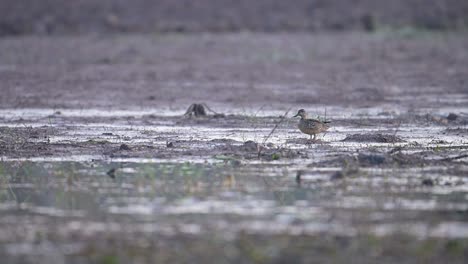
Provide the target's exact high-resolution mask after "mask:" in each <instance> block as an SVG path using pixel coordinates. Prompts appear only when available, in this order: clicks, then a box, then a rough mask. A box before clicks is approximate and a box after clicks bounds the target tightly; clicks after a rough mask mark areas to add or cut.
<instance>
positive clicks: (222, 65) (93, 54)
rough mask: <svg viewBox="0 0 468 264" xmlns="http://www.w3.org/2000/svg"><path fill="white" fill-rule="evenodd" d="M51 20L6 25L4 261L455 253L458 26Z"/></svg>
mask: <svg viewBox="0 0 468 264" xmlns="http://www.w3.org/2000/svg"><path fill="white" fill-rule="evenodd" d="M70 38H72V39H73V41H71V39H70ZM116 38H117V37H116ZM405 38H406V37H405ZM428 38H429V39H430V41H428ZM53 39H54V38H52V39H41V38H38V39H36V37H27V38H12V39H7V40H2V41H1V42H0V46H2V47H3V48H5V49H1V50H7V51H11V52H19V50H20V47H22V48H26V47H30V48H31V49H25V50H23V52H22V55H21V56H20V55H19V53H17V54H16V55H14V56H13V55H11V53H8V54H6V53H2V54H0V57H2V58H4V59H6V60H2V64H1V65H0V77H1V78H2V85H3V88H4V93H3V94H2V97H1V102H2V103H3V105H2V109H1V110H0V156H1V163H0V256H1V257H2V259H3V260H5V261H6V263H37V262H38V261H40V262H41V263H90V262H92V263H155V262H157V263H162V262H176V263H188V262H212V261H213V260H216V262H219V263H271V262H277V263H282V262H295V263H311V262H349V261H350V260H352V262H353V263H373V262H375V261H377V260H378V261H379V262H382V263H395V262H401V263H414V262H422V263H438V262H441V261H447V260H450V261H451V262H452V263H464V262H465V260H466V258H467V256H468V251H467V248H468V214H467V212H468V203H467V199H468V178H467V177H466V175H468V140H467V136H468V134H467V131H468V128H467V125H468V114H467V113H468V107H467V106H468V95H467V93H466V90H465V89H464V87H465V88H466V81H467V80H466V75H462V74H461V73H462V72H463V71H464V70H465V69H466V67H465V65H468V64H464V63H465V62H466V60H468V56H466V55H467V54H466V52H467V51H466V50H464V49H462V47H466V40H465V37H463V36H452V35H448V36H443V37H441V36H440V35H436V36H432V35H431V36H417V37H414V38H409V39H403V37H399V38H396V39H393V38H391V39H389V37H388V36H381V35H358V36H356V35H347V34H344V35H319V36H318V37H317V40H316V39H315V38H313V37H311V36H304V35H292V36H291V35H289V38H284V35H260V36H255V35H249V34H234V35H222V36H219V37H215V36H212V35H201V36H198V35H194V36H172V35H169V36H158V37H154V36H126V37H118V40H119V41H116V43H118V44H117V45H121V46H120V48H115V47H114V48H112V49H116V50H119V51H118V52H116V53H112V52H111V51H110V49H106V45H105V44H108V43H112V41H110V39H107V38H105V39H92V38H91V37H58V38H56V39H55V40H56V41H57V42H54V41H52V40H53ZM94 40H96V41H94ZM197 40H202V43H203V44H200V43H199V42H197ZM240 40H242V41H240ZM343 40H348V41H350V40H352V41H351V42H349V44H348V46H346V48H345V49H344V50H341V49H337V51H336V52H335V53H333V52H332V51H333V48H337V46H336V45H338V44H336V43H338V41H343ZM284 42H288V43H289V44H291V43H292V45H293V47H295V48H294V49H295V50H296V52H297V53H296V54H304V53H303V52H305V51H307V50H309V49H307V48H308V47H312V48H311V51H312V53H311V54H309V55H307V56H311V57H307V56H306V57H304V58H305V59H302V58H303V57H287V58H284V57H281V58H278V57H275V56H276V55H279V54H284V53H283V52H274V53H271V54H273V55H271V54H270V53H268V54H270V55H271V56H269V55H268V56H266V57H263V55H265V54H266V53H262V52H265V49H264V48H265V47H266V48H267V49H269V48H271V50H273V51H274V50H276V49H277V48H280V49H282V48H284V49H287V50H288V51H291V49H293V48H291V46H290V45H288V46H287V47H286V46H284ZM32 43H35V44H36V45H32ZM57 43H61V44H60V45H59V44H57ZM72 43H74V44H72ZM151 43H152V44H154V46H155V47H154V48H155V49H156V48H160V49H162V50H164V51H165V52H166V53H164V54H172V55H173V56H169V55H164V54H163V53H159V52H156V51H154V50H153V47H152V46H151V45H150V44H151ZM187 43H192V44H194V45H195V46H194V47H193V50H195V51H197V52H195V53H193V52H188V51H189V50H190V49H189V45H188V44H187ZM329 44H333V45H335V46H334V47H330V45H329ZM54 45H57V46H56V48H57V49H55V52H57V53H59V54H61V55H60V56H59V57H60V58H61V59H60V60H59V59H58V58H57V57H54V56H51V54H50V53H47V52H51V51H48V50H49V49H50V48H51V47H54ZM67 45H71V46H70V47H72V46H73V47H75V46H74V45H77V46H76V47H77V49H76V51H77V53H80V52H81V55H80V56H76V54H73V53H66V52H64V53H63V54H62V53H61V52H62V51H61V50H60V48H61V47H64V46H67ZM237 45H240V46H237ZM265 45H266V46H265ZM310 45H312V46H310ZM206 46H207V47H209V48H206ZM229 47H230V48H233V49H234V51H233V52H234V54H231V53H228V54H229V55H226V56H223V55H222V54H224V51H225V49H226V50H229ZM343 47H345V46H343ZM363 47H371V49H370V51H369V52H367V51H364V48H363ZM447 47H451V48H452V49H453V50H455V51H457V56H455V55H452V54H451V53H449V52H448V51H447V49H448V48H447ZM271 50H270V51H271ZM231 51H232V50H231ZM244 51H245V52H247V54H251V55H252V54H257V55H258V56H259V57H257V58H256V59H255V60H253V59H252V57H248V56H246V57H244V55H239V54H243V53H242V52H244ZM309 51H310V50H309ZM106 52H109V53H107V54H106ZM184 52H185V55H184V56H182V55H181V56H180V57H178V55H177V54H179V53H184ZM236 52H237V53H236ZM110 53H112V54H110ZM150 54H152V56H149V55H150ZM262 54H263V55H262ZM275 54H276V55H275ZM287 54H289V55H288V56H292V55H291V54H290V53H287ZM378 54H380V55H378ZM430 54H432V56H429V55H430ZM62 55H63V56H62ZM108 55H112V56H111V57H112V59H110V60H105V61H101V60H100V59H99V58H100V57H99V56H102V58H106V57H107V56H108ZM203 55H206V56H203ZM355 55H356V56H357V55H362V56H361V57H360V56H357V57H354V56H355ZM75 56H76V57H75ZM166 56H167V57H166ZM281 56H283V55H281ZM301 56H302V55H301ZM315 56H318V57H315ZM348 56H352V57H348ZM374 56H376V57H374ZM379 56H384V57H385V58H386V60H381V58H382V57H379ZM438 56H439V57H438ZM311 58H315V59H317V58H320V61H319V62H317V61H316V60H315V59H314V60H309V59H311ZM376 58H378V59H376ZM95 59H96V61H94V60H95ZM182 59H183V60H182ZM181 60H182V61H181ZM346 62H347V63H346ZM195 66H196V67H195ZM352 66H353V67H352ZM354 66H356V68H354ZM345 68H346V70H345ZM401 68H404V69H401ZM437 69H438V71H437ZM312 70H314V71H312ZM343 70H345V71H343ZM309 71H310V72H309ZM369 71H371V72H372V73H374V74H376V75H373V74H370V75H368V74H369ZM275 74H276V75H275ZM208 75H209V76H208ZM324 75H326V76H325V77H324ZM327 76H328V77H327ZM331 76H335V77H336V78H331ZM366 76H367V77H369V78H370V79H368V78H366ZM447 77H450V78H447ZM275 78H277V79H275ZM372 78H374V79H372ZM327 80H331V81H327ZM366 82H367V84H369V82H371V83H372V85H367V86H362V85H364V84H365V83H366ZM379 83H381V84H382V85H380V84H379ZM331 87H339V88H337V90H333V89H331ZM197 89H198V90H197ZM233 89H236V92H233ZM130 90H131V91H134V92H131V93H129V92H128V91H130ZM195 90H197V91H198V92H194V91H195ZM284 94H285V95H284ZM211 95H212V96H211ZM247 95H248V96H247ZM299 95H301V96H299ZM244 97H245V100H243V99H242V98H244ZM171 98H172V99H171ZM300 99H302V100H300ZM194 101H195V102H200V101H203V102H206V103H207V104H208V105H209V106H210V107H211V108H213V109H214V110H216V111H217V112H219V113H223V114H224V115H222V116H221V115H219V116H216V117H215V116H208V117H191V118H189V117H184V116H183V114H184V112H185V110H186V108H187V107H188V106H189V105H190V103H192V102H194ZM298 108H306V109H307V110H308V111H309V112H310V113H311V114H312V115H313V116H321V117H324V116H325V115H326V117H327V119H329V120H331V121H332V123H331V124H332V127H331V129H330V130H329V131H328V133H326V134H324V135H320V136H319V140H318V141H317V142H313V143H311V142H309V141H307V138H308V136H307V135H304V134H301V133H300V132H299V131H298V129H297V128H296V124H297V121H298V120H297V119H294V118H292V115H294V113H293V112H294V111H297V109H298ZM288 111H289V112H288ZM285 113H287V114H286V117H285V118H282V116H283V115H284V114H285ZM277 124H278V125H277ZM275 126H276V129H275V131H274V133H272V134H271V136H268V135H269V134H270V132H271V131H272V129H273V128H274V127H275Z"/></svg>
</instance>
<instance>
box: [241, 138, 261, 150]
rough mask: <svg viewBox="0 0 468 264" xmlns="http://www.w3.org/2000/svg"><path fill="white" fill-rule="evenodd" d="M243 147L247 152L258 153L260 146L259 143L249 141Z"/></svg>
mask: <svg viewBox="0 0 468 264" xmlns="http://www.w3.org/2000/svg"><path fill="white" fill-rule="evenodd" d="M242 147H243V149H244V150H246V151H258V148H259V145H258V143H257V142H255V141H252V140H249V141H246V142H244V145H243V146H242Z"/></svg>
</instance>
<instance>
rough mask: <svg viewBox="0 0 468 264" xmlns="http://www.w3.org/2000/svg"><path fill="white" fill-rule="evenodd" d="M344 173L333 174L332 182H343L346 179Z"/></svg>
mask: <svg viewBox="0 0 468 264" xmlns="http://www.w3.org/2000/svg"><path fill="white" fill-rule="evenodd" d="M344 176H345V175H344V173H343V171H337V172H335V173H333V175H332V176H331V177H330V180H332V181H333V180H341V179H343V178H344Z"/></svg>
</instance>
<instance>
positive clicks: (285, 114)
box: [257, 107, 291, 158]
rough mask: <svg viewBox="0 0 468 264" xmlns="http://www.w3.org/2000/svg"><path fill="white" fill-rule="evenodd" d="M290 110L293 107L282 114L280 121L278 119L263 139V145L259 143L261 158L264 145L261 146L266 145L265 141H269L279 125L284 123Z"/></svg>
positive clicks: (258, 150)
mask: <svg viewBox="0 0 468 264" xmlns="http://www.w3.org/2000/svg"><path fill="white" fill-rule="evenodd" d="M289 111H291V107H290V108H289V109H288V110H287V111H286V112H285V113H284V114H283V115H282V116H281V119H280V121H278V122H277V123H276V125H275V126H274V127H273V129H272V130H271V131H270V133H269V134H268V135H267V136H266V137H265V139H264V140H263V142H262V145H258V144H257V155H258V158H260V155H261V154H262V149H263V148H262V147H261V146H264V145H265V143H266V142H267V140H268V139H269V138H270V137H271V135H273V133H274V132H275V130H276V129H277V128H278V126H279V125H280V124H281V123H283V121H284V119H285V118H286V116H287V115H288V114H289Z"/></svg>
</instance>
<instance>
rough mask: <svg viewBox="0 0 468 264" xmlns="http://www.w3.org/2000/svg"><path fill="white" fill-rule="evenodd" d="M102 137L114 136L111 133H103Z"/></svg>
mask: <svg viewBox="0 0 468 264" xmlns="http://www.w3.org/2000/svg"><path fill="white" fill-rule="evenodd" d="M102 135H103V136H112V135H114V134H112V133H110V132H104V133H102Z"/></svg>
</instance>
